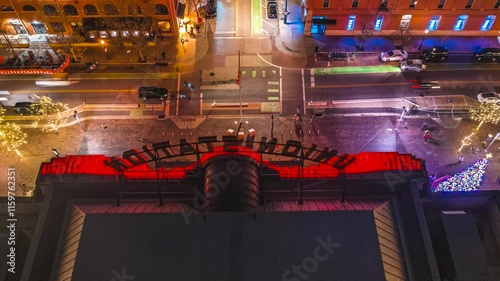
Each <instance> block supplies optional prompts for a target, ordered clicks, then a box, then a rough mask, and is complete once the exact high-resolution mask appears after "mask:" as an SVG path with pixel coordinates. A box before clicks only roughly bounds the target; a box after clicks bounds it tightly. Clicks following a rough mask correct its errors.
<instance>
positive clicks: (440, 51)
mask: <svg viewBox="0 0 500 281" xmlns="http://www.w3.org/2000/svg"><path fill="white" fill-rule="evenodd" d="M420 58H421V59H423V60H426V61H428V60H432V61H439V60H441V61H443V60H445V59H446V58H448V48H446V47H443V46H434V47H432V48H431V49H426V50H423V51H422V52H421V53H420Z"/></svg>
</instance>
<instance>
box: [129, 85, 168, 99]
mask: <svg viewBox="0 0 500 281" xmlns="http://www.w3.org/2000/svg"><path fill="white" fill-rule="evenodd" d="M137 96H138V97H140V98H141V99H143V100H147V99H149V98H157V99H158V98H159V99H161V100H164V99H166V98H167V97H168V90H167V89H165V88H159V87H140V88H139V90H138V91H137Z"/></svg>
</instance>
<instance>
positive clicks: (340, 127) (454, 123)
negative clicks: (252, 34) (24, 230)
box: [0, 115, 500, 194]
mask: <svg viewBox="0 0 500 281" xmlns="http://www.w3.org/2000/svg"><path fill="white" fill-rule="evenodd" d="M398 120H399V116H391V115H387V116H383V115H380V116H360V115H326V116H325V117H323V118H315V119H313V121H312V122H310V119H309V117H304V118H303V119H302V122H300V123H299V124H298V126H299V127H296V126H295V125H294V121H293V120H292V118H286V117H277V118H275V121H274V131H273V136H274V137H276V138H277V139H278V141H279V142H286V141H287V140H291V139H293V140H300V141H301V142H302V143H303V144H304V145H306V146H309V145H310V144H312V143H315V144H317V145H318V147H319V148H322V147H329V148H330V149H337V150H338V151H339V153H344V152H345V153H348V154H356V153H359V152H362V151H372V152H378V151H387V152H391V151H397V152H400V153H409V154H414V155H415V156H416V157H418V158H423V159H425V161H426V167H427V172H428V173H429V174H433V173H435V174H436V175H437V177H441V176H444V175H453V174H454V173H456V172H459V171H461V170H462V169H464V168H466V167H467V166H469V165H470V164H472V163H473V162H474V161H476V160H478V159H481V158H483V157H484V156H485V152H484V146H485V145H486V144H487V143H485V142H484V141H485V139H486V137H487V134H488V133H492V132H494V128H495V126H490V125H483V126H482V127H481V129H480V131H479V132H478V133H476V134H475V135H474V136H473V142H472V144H471V146H469V147H465V148H464V149H463V150H462V151H461V152H460V153H459V152H458V149H459V147H460V145H461V139H462V138H463V137H464V136H465V135H468V134H470V132H471V131H472V129H473V128H474V126H475V125H476V124H475V123H472V122H470V121H468V120H465V119H452V118H449V119H443V118H441V119H428V118H410V117H409V118H405V119H404V120H403V121H398ZM69 121H70V122H71V123H68V126H67V127H63V128H61V129H59V132H58V133H41V132H40V130H36V129H31V128H26V129H25V131H26V132H27V134H28V140H29V143H28V144H27V145H25V146H23V147H22V148H21V149H20V152H21V153H22V155H23V157H22V158H20V157H19V156H17V155H16V154H15V153H12V152H11V153H3V154H2V158H3V159H6V160H7V161H2V163H1V164H0V168H1V169H3V170H7V168H8V167H14V168H16V172H17V179H16V181H17V183H18V184H25V185H26V186H27V188H28V189H29V188H31V189H32V188H34V186H35V183H36V176H37V173H38V169H39V168H40V163H41V162H46V161H50V160H51V158H52V157H53V155H52V153H51V149H52V148H55V149H57V150H58V151H59V153H60V156H61V157H64V156H65V155H77V154H104V155H106V156H121V154H122V152H124V151H126V150H129V149H133V148H135V149H140V148H141V147H142V146H143V145H144V144H148V143H155V142H160V141H166V140H170V141H172V143H178V142H179V140H180V139H182V138H185V139H187V140H188V141H193V142H194V141H196V139H197V137H199V136H207V135H216V136H218V137H219V139H221V136H222V135H225V134H227V130H228V129H233V130H237V128H238V122H239V118H235V117H228V116H225V117H209V118H206V117H203V118H192V119H189V120H188V119H185V118H184V117H171V118H168V119H166V120H156V119H154V118H153V117H152V116H150V117H147V116H143V117H142V118H139V117H136V118H132V119H130V118H127V119H98V118H96V119H93V118H91V116H87V117H85V118H82V125H83V127H84V129H85V133H84V132H83V130H82V129H81V127H80V126H79V125H78V124H77V123H76V122H75V121H74V120H71V119H69ZM244 121H245V123H243V126H242V131H245V132H247V131H248V129H250V128H253V129H255V130H256V139H258V140H260V138H261V137H267V138H268V139H269V138H270V137H271V122H272V121H271V115H268V116H259V117H254V116H244ZM246 122H248V123H246ZM423 122H428V124H429V125H428V126H429V130H430V132H431V139H432V140H431V141H424V138H423V131H422V130H421V127H422V124H423ZM297 128H299V129H297ZM139 139H143V140H145V141H142V142H141V141H139ZM488 143H489V142H488ZM471 147H477V148H478V150H477V151H476V150H472V149H471ZM489 152H491V153H493V155H497V154H498V153H500V141H497V142H495V143H494V144H493V145H492V146H491V147H490V148H489ZM459 156H463V157H464V162H463V163H462V164H456V162H457V161H458V157H459ZM498 159H499V158H498V157H497V156H496V157H495V158H491V159H490V163H489V165H488V167H487V169H486V175H485V177H484V183H483V186H482V189H483V190H492V189H499V188H500V184H499V183H498V178H499V176H500V174H499V171H500V164H499V161H498ZM5 177H6V173H2V174H1V175H0V180H2V181H5V180H6V178H5ZM0 192H1V193H2V194H5V192H6V190H5V186H2V189H1V190H0ZM18 194H19V193H18Z"/></svg>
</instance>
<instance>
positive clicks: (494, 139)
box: [484, 133, 500, 152]
mask: <svg viewBox="0 0 500 281" xmlns="http://www.w3.org/2000/svg"><path fill="white" fill-rule="evenodd" d="M498 137H500V133H497V134H496V135H495V137H494V138H493V140H492V141H491V142H490V144H489V145H488V146H487V147H486V148H485V149H484V151H486V152H487V151H488V148H490V146H491V145H492V144H493V143H494V142H495V141H496V140H497V139H498Z"/></svg>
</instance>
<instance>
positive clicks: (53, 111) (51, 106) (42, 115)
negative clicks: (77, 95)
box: [30, 96, 70, 132]
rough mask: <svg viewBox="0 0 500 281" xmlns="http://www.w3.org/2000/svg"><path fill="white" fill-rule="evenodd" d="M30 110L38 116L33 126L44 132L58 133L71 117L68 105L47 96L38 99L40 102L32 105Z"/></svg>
mask: <svg viewBox="0 0 500 281" xmlns="http://www.w3.org/2000/svg"><path fill="white" fill-rule="evenodd" d="M30 110H31V112H32V113H33V115H35V116H36V120H35V122H34V123H33V124H32V126H33V127H35V128H38V127H41V128H42V130H43V131H44V132H57V130H58V129H59V127H61V125H63V124H64V123H66V120H67V119H68V115H70V113H69V112H68V111H69V108H68V106H67V105H65V104H63V103H60V102H54V101H52V99H51V98H49V97H46V96H43V97H38V101H37V102H36V103H33V104H32V105H31V108H30Z"/></svg>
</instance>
